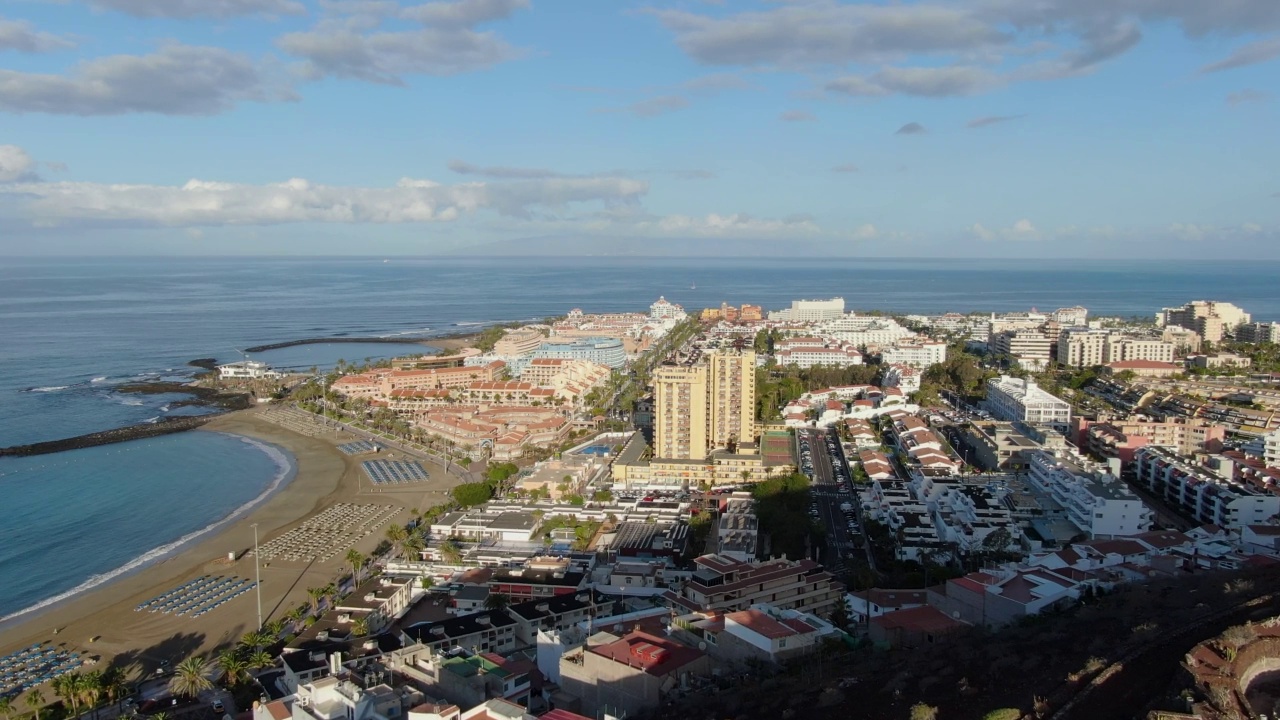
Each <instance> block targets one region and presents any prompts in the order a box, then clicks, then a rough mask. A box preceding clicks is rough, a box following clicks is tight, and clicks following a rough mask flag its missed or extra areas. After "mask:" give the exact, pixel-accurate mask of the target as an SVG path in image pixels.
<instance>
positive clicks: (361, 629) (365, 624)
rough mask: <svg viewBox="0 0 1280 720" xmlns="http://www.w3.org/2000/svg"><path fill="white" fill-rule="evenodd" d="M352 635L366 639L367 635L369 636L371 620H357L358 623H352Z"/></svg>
mask: <svg viewBox="0 0 1280 720" xmlns="http://www.w3.org/2000/svg"><path fill="white" fill-rule="evenodd" d="M351 633H352V634H353V635H355V636H356V637H364V636H365V635H368V634H369V619H368V618H356V621H355V622H353V623H351Z"/></svg>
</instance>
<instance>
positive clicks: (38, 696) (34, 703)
mask: <svg viewBox="0 0 1280 720" xmlns="http://www.w3.org/2000/svg"><path fill="white" fill-rule="evenodd" d="M26 703H27V707H29V708H31V710H32V712H33V713H34V714H35V720H40V708H42V707H44V693H42V692H40V690H39V689H38V688H37V689H35V690H32V691H31V692H29V693H27V698H26Z"/></svg>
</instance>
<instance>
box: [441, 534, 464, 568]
mask: <svg viewBox="0 0 1280 720" xmlns="http://www.w3.org/2000/svg"><path fill="white" fill-rule="evenodd" d="M440 556H441V557H443V558H444V560H445V562H447V563H449V564H450V565H458V564H460V563H461V562H462V547H461V546H459V545H458V541H457V540H452V539H450V540H445V541H444V542H443V543H441V544H440Z"/></svg>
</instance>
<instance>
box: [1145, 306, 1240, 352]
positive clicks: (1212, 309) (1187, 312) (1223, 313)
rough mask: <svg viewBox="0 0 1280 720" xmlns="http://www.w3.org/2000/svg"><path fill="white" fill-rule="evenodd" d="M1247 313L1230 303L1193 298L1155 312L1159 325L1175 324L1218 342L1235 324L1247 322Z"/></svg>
mask: <svg viewBox="0 0 1280 720" xmlns="http://www.w3.org/2000/svg"><path fill="white" fill-rule="evenodd" d="M1250 320H1252V318H1251V317H1250V316H1249V313H1247V312H1245V311H1244V310H1242V309H1240V308H1238V307H1236V306H1235V305H1232V304H1231V303H1226V302H1219V301H1215V300H1195V301H1192V302H1189V303H1187V304H1186V305H1183V306H1182V307H1177V308H1163V309H1162V310H1161V311H1160V312H1159V313H1157V314H1156V322H1157V323H1158V324H1160V325H1177V326H1179V327H1184V328H1187V329H1188V330H1194V331H1195V332H1196V334H1197V335H1199V336H1200V337H1201V338H1202V339H1204V340H1208V341H1209V342H1219V341H1221V340H1222V338H1223V337H1224V336H1225V335H1226V334H1228V333H1229V332H1231V331H1233V330H1234V329H1235V328H1236V326H1238V325H1241V324H1244V323H1248V322H1249V321H1250Z"/></svg>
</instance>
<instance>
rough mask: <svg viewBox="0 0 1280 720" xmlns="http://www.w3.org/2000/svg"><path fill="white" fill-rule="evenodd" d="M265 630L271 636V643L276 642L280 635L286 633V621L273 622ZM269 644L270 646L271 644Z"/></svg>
mask: <svg viewBox="0 0 1280 720" xmlns="http://www.w3.org/2000/svg"><path fill="white" fill-rule="evenodd" d="M263 630H265V631H266V632H267V633H268V634H269V635H271V642H275V641H276V639H277V638H279V637H280V633H282V632H284V621H283V620H272V621H271V622H269V623H267V624H266V625H265V626H264V627H263ZM267 644H268V645H270V644H271V643H267Z"/></svg>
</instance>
